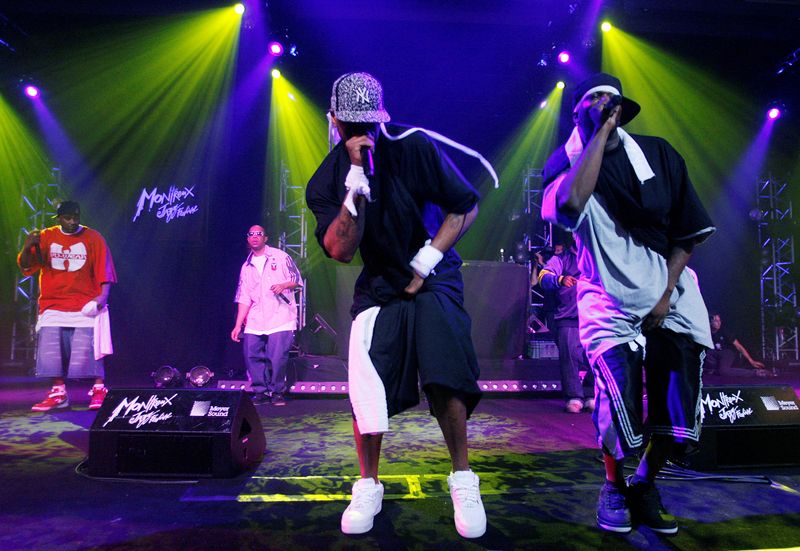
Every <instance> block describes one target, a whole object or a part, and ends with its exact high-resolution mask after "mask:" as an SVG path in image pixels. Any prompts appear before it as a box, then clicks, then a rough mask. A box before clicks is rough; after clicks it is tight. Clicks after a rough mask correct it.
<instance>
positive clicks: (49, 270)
mask: <svg viewBox="0 0 800 551" xmlns="http://www.w3.org/2000/svg"><path fill="white" fill-rule="evenodd" d="M39 247H40V249H41V252H42V259H43V260H44V265H42V263H41V262H40V259H39V255H38V254H37V252H36V250H35V247H32V248H31V253H32V254H31V256H32V259H33V260H32V261H31V267H30V268H28V269H27V270H26V269H23V268H22V266H20V269H22V273H23V274H25V275H32V274H35V273H36V272H37V271H39V313H40V314H41V313H42V312H44V311H45V310H59V311H61V312H80V310H81V308H83V306H84V305H85V304H86V303H87V302H89V301H90V300H92V299H94V298H96V297H97V296H98V295H99V294H100V290H101V289H100V285H101V284H102V283H116V282H117V273H116V271H115V270H114V261H113V260H112V259H111V251H109V250H108V246H107V245H106V241H105V239H103V236H102V235H100V233H99V232H97V231H95V230H93V229H91V228H87V227H86V226H81V229H80V231H78V232H77V233H73V234H66V233H64V232H62V231H61V226H53V227H50V228H47V229H45V230H42V233H41V239H40V241H39ZM17 264H18V265H19V256H17ZM40 270H41V271H40Z"/></svg>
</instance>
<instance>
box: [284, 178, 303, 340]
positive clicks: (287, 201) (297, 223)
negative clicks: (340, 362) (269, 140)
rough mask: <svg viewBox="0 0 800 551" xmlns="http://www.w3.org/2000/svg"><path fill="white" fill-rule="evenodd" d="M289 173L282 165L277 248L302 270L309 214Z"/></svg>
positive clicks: (300, 313)
mask: <svg viewBox="0 0 800 551" xmlns="http://www.w3.org/2000/svg"><path fill="white" fill-rule="evenodd" d="M291 176H292V174H291V170H289V168H288V167H287V166H286V163H284V162H281V175H280V194H279V198H278V211H279V212H280V219H281V225H282V227H281V229H280V234H279V236H278V248H280V249H281V250H283V251H286V252H287V253H288V254H289V255H291V257H292V258H293V259H294V261H295V263H296V264H297V265H298V266H299V267H300V268H301V270H302V269H303V268H305V261H306V258H307V255H308V249H307V248H306V247H307V245H306V242H307V239H308V224H307V222H306V219H307V213H308V210H307V209H306V206H305V201H304V189H303V187H302V186H298V185H292V182H291ZM305 289H306V281H305V280H303V288H302V289H300V291H299V295H298V301H297V308H298V317H297V319H298V329H302V328H303V327H305V325H306V292H305Z"/></svg>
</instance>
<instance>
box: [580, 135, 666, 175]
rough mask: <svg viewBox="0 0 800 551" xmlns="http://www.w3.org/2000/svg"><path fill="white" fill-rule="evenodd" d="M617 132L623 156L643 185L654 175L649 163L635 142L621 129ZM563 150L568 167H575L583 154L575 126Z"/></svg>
mask: <svg viewBox="0 0 800 551" xmlns="http://www.w3.org/2000/svg"><path fill="white" fill-rule="evenodd" d="M617 132H618V133H619V138H620V140H622V147H624V148H625V154H626V155H627V156H628V160H629V161H630V163H631V165H632V166H633V170H634V172H636V177H637V178H638V179H639V182H641V183H644V182H645V181H647V180H649V179H650V178H653V177H654V176H655V175H656V173H655V172H653V169H652V168H650V163H648V162H647V158H646V157H645V156H644V153H643V152H642V148H641V147H639V144H638V143H636V140H634V139H633V137H632V136H631V135H630V134H628V133H627V132H625V131H624V130H623V129H622V128H617ZM564 149H565V150H566V152H567V157H568V158H569V164H570V166H573V165H575V163H576V162H577V160H578V157H580V156H581V153H583V142H582V141H581V135H580V133H579V132H578V127H577V126H576V127H575V128H574V129H573V130H572V134H570V136H569V139H568V140H567V143H566V144H564Z"/></svg>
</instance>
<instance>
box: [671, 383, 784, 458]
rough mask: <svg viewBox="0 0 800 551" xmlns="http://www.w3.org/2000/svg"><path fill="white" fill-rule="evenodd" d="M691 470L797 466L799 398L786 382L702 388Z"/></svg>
mask: <svg viewBox="0 0 800 551" xmlns="http://www.w3.org/2000/svg"><path fill="white" fill-rule="evenodd" d="M701 407H702V416H703V430H702V433H701V435H700V443H699V445H698V448H697V450H696V452H694V453H690V454H688V455H687V456H686V458H685V460H684V461H682V463H684V464H686V466H688V467H691V468H692V469H697V470H714V469H736V468H746V467H768V466H795V465H800V401H798V398H797V395H796V394H795V392H794V389H793V388H792V387H791V386H735V385H726V386H712V387H704V388H703V393H702V399H701Z"/></svg>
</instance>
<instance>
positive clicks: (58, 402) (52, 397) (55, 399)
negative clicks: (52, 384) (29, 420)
mask: <svg viewBox="0 0 800 551" xmlns="http://www.w3.org/2000/svg"><path fill="white" fill-rule="evenodd" d="M67 407H69V398H68V397H67V393H66V391H63V390H60V389H57V388H51V389H50V393H49V394H48V395H47V398H45V399H44V400H42V401H41V402H39V403H38V404H34V405H33V407H32V408H31V411H50V410H51V409H61V408H67Z"/></svg>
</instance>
